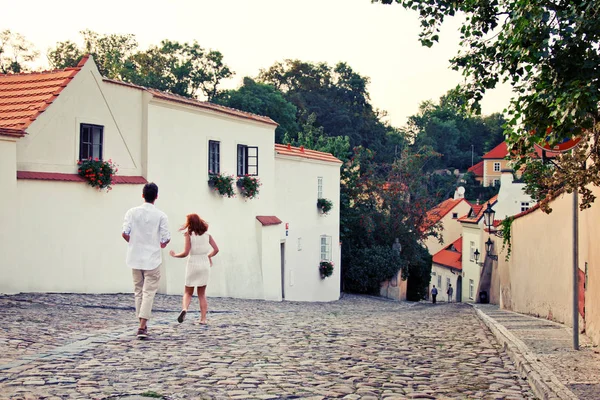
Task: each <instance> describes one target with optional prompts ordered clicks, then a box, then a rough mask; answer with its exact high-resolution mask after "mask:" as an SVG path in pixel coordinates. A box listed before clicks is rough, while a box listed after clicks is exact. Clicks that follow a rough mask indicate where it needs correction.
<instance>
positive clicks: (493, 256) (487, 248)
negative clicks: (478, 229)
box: [485, 237, 498, 261]
mask: <svg viewBox="0 0 600 400" xmlns="http://www.w3.org/2000/svg"><path fill="white" fill-rule="evenodd" d="M493 249H494V242H493V241H492V238H490V237H488V240H487V241H486V242H485V251H486V252H487V255H488V257H489V258H491V259H492V260H495V261H498V255H496V254H492V250H493Z"/></svg>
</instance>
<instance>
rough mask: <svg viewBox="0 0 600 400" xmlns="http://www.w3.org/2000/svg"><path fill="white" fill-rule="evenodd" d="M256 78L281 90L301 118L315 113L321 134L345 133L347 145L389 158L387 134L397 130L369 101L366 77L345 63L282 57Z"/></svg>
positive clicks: (394, 132) (379, 157)
mask: <svg viewBox="0 0 600 400" xmlns="http://www.w3.org/2000/svg"><path fill="white" fill-rule="evenodd" d="M258 80H259V81H261V82H263V83H268V84H271V85H273V86H275V87H276V88H278V89H279V90H281V91H282V92H283V93H284V96H285V98H286V99H287V100H288V101H290V102H291V103H293V104H294V105H295V106H296V107H297V109H298V117H299V120H300V121H301V122H303V121H302V119H303V118H306V117H307V116H309V115H311V114H315V115H316V117H317V118H316V124H317V125H318V126H322V127H323V129H324V132H325V135H327V136H347V137H348V138H349V139H350V144H351V146H353V147H354V146H364V147H368V148H370V149H372V150H374V151H375V153H376V156H375V157H376V159H377V160H386V161H388V162H390V161H392V159H393V155H394V148H393V146H389V142H390V135H394V134H396V133H397V132H396V131H395V130H394V129H393V128H391V127H389V126H388V125H387V124H385V123H384V122H382V118H383V117H384V116H385V113H383V112H381V111H378V110H376V109H374V108H373V106H372V105H371V104H370V98H369V93H368V92H367V86H368V84H369V78H367V77H363V76H361V75H360V74H358V73H356V72H355V71H354V70H353V69H352V68H351V67H350V66H349V65H347V64H346V63H338V64H337V65H336V66H335V67H333V68H332V67H330V66H329V65H327V64H326V63H316V64H315V63H309V62H303V61H300V60H285V61H284V62H278V63H276V64H274V65H273V66H271V67H270V68H268V69H266V70H261V72H260V74H259V76H258Z"/></svg>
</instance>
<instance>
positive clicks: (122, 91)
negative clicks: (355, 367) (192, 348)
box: [0, 57, 341, 301]
mask: <svg viewBox="0 0 600 400" xmlns="http://www.w3.org/2000/svg"><path fill="white" fill-rule="evenodd" d="M276 126H277V124H276V123H275V122H274V121H272V120H271V119H269V118H267V117H261V116H257V115H254V114H250V113H246V112H242V111H238V110H233V109H230V108H227V107H222V106H218V105H215V104H211V103H206V102H200V101H196V100H192V99H188V98H183V97H180V96H176V95H172V94H168V93H164V92H159V91H156V90H152V89H146V88H142V87H138V86H134V85H130V84H127V83H123V82H118V81H112V80H108V79H104V78H103V77H102V76H101V75H100V74H99V72H98V69H97V67H96V65H95V64H94V62H93V60H92V59H91V58H87V57H86V58H84V59H83V60H82V62H80V64H79V65H78V67H76V68H68V69H66V70H62V71H53V72H44V73H32V74H18V75H0V185H1V187H2V189H3V201H2V207H0V225H1V226H2V228H3V229H2V230H1V231H2V233H1V235H2V236H1V239H2V241H1V243H0V251H1V252H2V254H3V258H2V260H1V261H0V277H1V279H0V292H1V293H14V292H86V293H115V292H130V291H132V283H131V272H130V270H129V269H128V268H127V267H126V266H125V251H126V244H125V242H124V241H123V239H122V238H121V237H120V232H121V226H122V221H123V215H124V213H125V212H126V211H127V209H129V208H131V207H134V206H137V205H139V204H140V203H141V202H142V201H143V199H142V197H141V191H142V187H143V184H144V183H146V182H150V181H152V182H155V183H156V184H157V185H158V186H159V197H158V200H157V202H156V206H157V207H158V208H160V209H161V210H163V211H164V212H165V213H166V214H167V215H168V217H169V222H170V228H171V233H172V236H173V240H172V242H171V243H170V244H169V246H168V247H167V249H165V250H164V251H163V264H162V269H163V275H162V276H163V277H162V280H161V288H160V292H162V293H169V294H180V293H181V292H182V290H183V279H184V271H185V261H184V260H180V259H173V258H171V257H169V256H168V250H169V249H178V250H181V249H182V248H183V236H182V235H180V234H178V232H177V229H178V228H179V227H180V226H181V225H182V224H183V223H184V222H185V216H186V215H187V214H189V213H198V214H199V215H200V216H201V217H202V218H204V219H205V220H207V221H208V223H209V224H210V228H209V233H210V234H211V235H212V236H213V237H214V238H215V240H216V241H217V243H218V245H219V247H220V250H221V251H220V253H219V254H218V256H217V257H215V259H214V267H213V270H212V276H211V281H210V282H209V285H208V289H207V293H208V295H209V296H228V297H241V298H257V299H267V300H281V299H282V298H283V297H284V296H285V298H286V299H291V300H298V301H331V300H337V299H338V298H339V293H340V291H339V288H340V274H339V264H340V252H339V246H338V243H339V168H340V165H341V162H340V161H339V160H337V159H336V158H335V157H333V156H331V155H330V154H325V153H320V152H311V151H308V150H303V149H296V148H289V149H286V150H287V153H286V152H284V151H280V150H277V151H276V146H275V143H274V131H275V128H276ZM284 153H286V154H284ZM296 153H297V154H296ZM307 153H309V154H308V156H307V155H306V154H307ZM87 155H90V156H93V157H99V158H101V159H104V160H108V159H112V161H113V162H115V163H116V164H117V165H118V167H119V172H118V175H117V176H116V177H115V180H114V186H113V190H112V191H110V192H108V193H104V192H99V191H97V190H95V189H93V188H92V187H90V186H88V185H87V184H86V183H85V182H84V181H83V180H82V179H81V178H80V177H79V176H78V175H77V161H78V160H79V159H80V158H82V157H84V156H85V157H87ZM209 170H217V171H219V172H221V173H228V174H231V175H234V176H235V175H243V174H249V175H256V176H257V177H258V178H259V179H260V181H261V183H262V186H261V187H260V194H259V196H258V198H256V199H248V200H247V199H245V198H243V197H242V196H239V195H238V196H237V197H235V198H226V197H221V196H219V195H218V194H216V193H215V192H214V191H212V190H211V189H210V188H209V186H208V183H207V181H208V174H209ZM319 190H320V191H321V192H322V196H324V197H326V198H328V199H330V200H332V201H333V204H334V207H333V210H332V211H331V212H330V213H329V215H326V216H323V215H321V214H320V213H319V211H318V209H317V207H316V196H318V194H319V193H318V191H319ZM236 191H237V189H236ZM286 228H287V229H286ZM323 238H325V241H324V242H323ZM300 239H301V240H300ZM300 243H301V246H302V250H298V249H297V246H298V245H299V244H300ZM323 243H325V244H326V246H325V247H323V246H322V244H323ZM324 256H325V257H328V258H329V259H330V260H331V261H333V262H334V264H335V265H336V268H335V269H334V274H333V275H332V276H331V277H329V278H326V279H321V278H320V276H319V273H318V264H319V261H320V259H321V258H322V257H324Z"/></svg>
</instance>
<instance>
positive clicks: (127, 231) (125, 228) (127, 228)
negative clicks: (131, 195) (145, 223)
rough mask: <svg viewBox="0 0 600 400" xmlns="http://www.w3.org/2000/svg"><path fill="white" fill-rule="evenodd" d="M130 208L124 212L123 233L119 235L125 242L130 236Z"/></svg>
mask: <svg viewBox="0 0 600 400" xmlns="http://www.w3.org/2000/svg"><path fill="white" fill-rule="evenodd" d="M130 211H131V210H129V211H127V212H126V213H125V221H123V233H121V236H122V237H123V239H125V241H126V242H127V243H129V238H130V237H131V236H130V234H131V212H130Z"/></svg>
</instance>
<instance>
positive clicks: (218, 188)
mask: <svg viewBox="0 0 600 400" xmlns="http://www.w3.org/2000/svg"><path fill="white" fill-rule="evenodd" d="M208 185H209V186H210V187H212V188H213V190H214V191H215V192H218V193H219V195H221V196H227V197H234V196H235V193H234V191H233V176H232V175H227V174H210V175H209V176H208Z"/></svg>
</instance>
